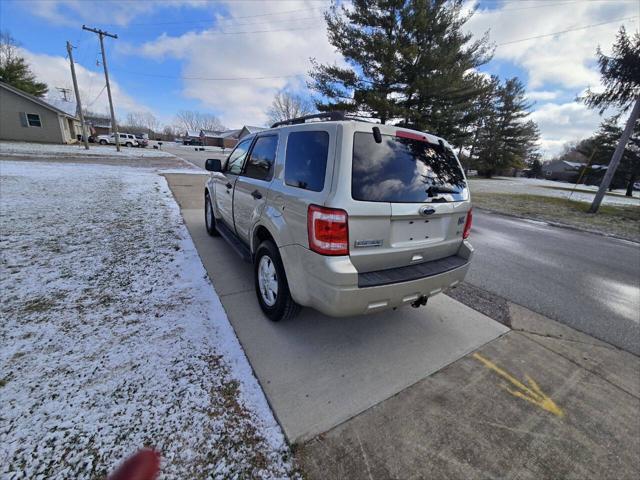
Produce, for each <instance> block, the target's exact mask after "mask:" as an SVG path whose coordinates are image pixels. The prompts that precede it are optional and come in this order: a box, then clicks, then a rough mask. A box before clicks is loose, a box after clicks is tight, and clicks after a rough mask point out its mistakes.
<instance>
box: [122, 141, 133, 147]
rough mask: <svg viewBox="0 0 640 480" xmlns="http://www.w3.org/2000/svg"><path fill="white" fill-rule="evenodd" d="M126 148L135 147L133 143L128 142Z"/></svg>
mask: <svg viewBox="0 0 640 480" xmlns="http://www.w3.org/2000/svg"><path fill="white" fill-rule="evenodd" d="M124 146H125V147H129V148H131V147H133V143H131V142H127V143H125V144H124Z"/></svg>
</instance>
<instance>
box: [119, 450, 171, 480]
mask: <svg viewBox="0 0 640 480" xmlns="http://www.w3.org/2000/svg"><path fill="white" fill-rule="evenodd" d="M159 473H160V454H159V453H158V452H155V451H153V450H149V449H144V450H140V451H139V452H138V453H136V454H135V455H133V456H132V457H129V458H128V459H126V460H125V462H124V463H123V464H122V465H120V466H119V467H118V469H117V470H116V471H115V472H113V473H112V474H111V475H109V476H108V477H107V480H155V479H156V478H158V474H159Z"/></svg>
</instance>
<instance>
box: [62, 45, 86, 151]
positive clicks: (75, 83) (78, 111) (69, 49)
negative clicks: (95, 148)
mask: <svg viewBox="0 0 640 480" xmlns="http://www.w3.org/2000/svg"><path fill="white" fill-rule="evenodd" d="M67 53H68V54H69V63H70V64H71V79H72V80H73V91H74V93H75V94H76V114H77V115H79V116H80V125H82V140H83V142H84V148H85V149H86V150H89V137H88V136H87V125H86V124H85V123H84V112H83V111H82V103H81V102H80V90H79V89H78V80H77V79H76V66H75V65H74V64H73V45H71V43H70V42H68V41H67Z"/></svg>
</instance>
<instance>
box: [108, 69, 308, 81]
mask: <svg viewBox="0 0 640 480" xmlns="http://www.w3.org/2000/svg"><path fill="white" fill-rule="evenodd" d="M115 71H116V72H121V73H129V74H132V75H142V76H144V77H157V78H174V79H180V80H210V81H215V82H226V81H235V80H272V79H275V78H291V77H304V76H306V75H307V74H306V73H292V74H290V75H267V76H262V77H192V76H184V75H162V74H155V73H146V72H132V71H130V70H122V69H119V68H118V69H115Z"/></svg>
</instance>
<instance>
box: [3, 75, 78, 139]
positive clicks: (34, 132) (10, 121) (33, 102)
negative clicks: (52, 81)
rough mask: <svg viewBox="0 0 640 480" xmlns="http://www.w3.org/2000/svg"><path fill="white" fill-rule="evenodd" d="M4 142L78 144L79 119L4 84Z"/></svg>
mask: <svg viewBox="0 0 640 480" xmlns="http://www.w3.org/2000/svg"><path fill="white" fill-rule="evenodd" d="M0 105H1V106H2V108H0V140H18V141H23V142H43V143H75V142H77V141H78V140H77V138H78V135H81V134H82V129H81V128H80V122H79V120H78V119H77V118H76V116H75V115H72V114H70V113H67V112H65V111H63V110H61V109H59V108H57V107H54V106H53V105H51V104H49V103H47V102H45V101H44V100H42V99H41V98H38V97H34V96H33V95H30V94H28V93H26V92H23V91H22V90H20V89H18V88H15V87H13V86H11V85H8V84H6V83H4V82H0Z"/></svg>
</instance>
